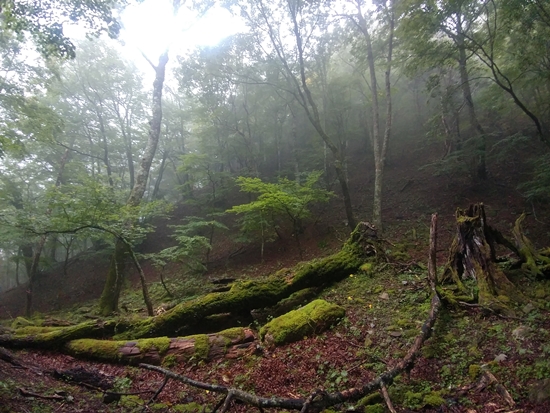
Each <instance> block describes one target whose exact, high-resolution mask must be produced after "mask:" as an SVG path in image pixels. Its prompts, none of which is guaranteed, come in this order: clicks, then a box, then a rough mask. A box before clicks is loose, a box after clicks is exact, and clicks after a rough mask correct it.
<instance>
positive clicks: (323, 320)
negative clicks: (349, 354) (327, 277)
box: [260, 300, 346, 347]
mask: <svg viewBox="0 0 550 413" xmlns="http://www.w3.org/2000/svg"><path fill="white" fill-rule="evenodd" d="M345 315H346V310H344V308H342V307H340V306H339V305H336V304H331V303H328V302H326V301H325V300H315V301H312V302H311V303H309V304H308V305H306V306H304V307H302V308H299V309H298V310H292V311H290V312H288V313H286V314H284V315H282V316H280V317H277V318H274V319H273V320H271V321H270V322H269V323H267V324H266V325H264V326H263V327H262V328H261V330H260V337H261V339H262V341H264V342H265V343H266V344H268V345H269V346H273V347H275V346H282V345H284V344H287V343H292V342H294V341H298V340H302V339H303V338H304V337H307V336H311V335H313V334H319V333H322V332H323V331H325V330H327V329H328V328H330V327H331V326H333V325H335V324H336V323H337V322H338V321H340V320H341V319H342V318H343V317H344V316H345Z"/></svg>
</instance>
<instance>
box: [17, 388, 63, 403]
mask: <svg viewBox="0 0 550 413" xmlns="http://www.w3.org/2000/svg"><path fill="white" fill-rule="evenodd" d="M18 390H19V393H20V394H21V396H23V397H36V398H37V399H46V400H59V401H65V399H66V397H64V396H61V395H60V394H53V395H51V396H46V395H43V394H38V393H34V392H32V391H28V390H25V389H24V388H22V387H19V388H18Z"/></svg>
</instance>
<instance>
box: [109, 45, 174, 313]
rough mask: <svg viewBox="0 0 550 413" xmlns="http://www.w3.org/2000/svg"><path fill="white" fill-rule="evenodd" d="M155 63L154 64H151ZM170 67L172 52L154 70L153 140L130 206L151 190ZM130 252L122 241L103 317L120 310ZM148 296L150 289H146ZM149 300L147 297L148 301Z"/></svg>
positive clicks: (111, 270)
mask: <svg viewBox="0 0 550 413" xmlns="http://www.w3.org/2000/svg"><path fill="white" fill-rule="evenodd" d="M149 63H151V62H149ZM167 63H168V52H167V51H166V52H164V53H163V54H162V55H161V56H160V58H159V63H158V65H156V66H155V65H153V64H152V63H151V66H152V67H153V69H154V70H155V81H154V83H153V104H152V106H153V116H152V119H151V122H150V129H149V139H148V141H147V146H146V148H145V152H144V154H143V157H142V158H141V163H140V169H139V172H138V174H137V176H136V182H135V185H134V187H133V188H132V191H131V193H130V197H129V198H128V201H127V202H126V205H128V206H131V207H136V206H138V205H139V204H140V203H141V200H142V199H143V195H144V194H145V190H146V188H147V180H148V178H149V172H150V170H151V164H152V162H153V158H154V156H155V152H156V150H157V146H158V142H159V138H160V128H161V122H162V90H163V86H164V77H165V73H166V64H167ZM133 225H135V223H134V222H126V223H125V226H126V227H127V228H128V229H129V228H131V227H132V226H133ZM126 253H127V248H126V246H125V245H124V243H123V242H122V241H121V240H120V239H118V240H117V242H116V245H115V252H114V254H113V257H112V259H111V265H110V268H109V272H108V273H107V280H106V281H105V286H104V288H103V293H102V294H101V298H100V302H99V305H100V307H99V308H100V312H101V314H102V315H108V314H111V313H112V312H114V311H117V310H118V300H119V297H120V292H121V290H122V285H123V282H124V268H125V260H126ZM142 288H143V289H144V292H145V291H146V286H145V285H142ZM144 298H145V297H144ZM145 300H146V301H147V299H145Z"/></svg>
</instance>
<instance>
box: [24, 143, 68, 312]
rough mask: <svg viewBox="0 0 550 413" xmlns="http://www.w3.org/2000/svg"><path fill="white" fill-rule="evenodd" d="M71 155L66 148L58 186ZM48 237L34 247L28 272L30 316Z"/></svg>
mask: <svg viewBox="0 0 550 413" xmlns="http://www.w3.org/2000/svg"><path fill="white" fill-rule="evenodd" d="M70 155H71V150H70V149H67V150H65V153H64V154H63V157H62V158H61V162H60V165H59V172H58V174H57V180H56V182H55V186H56V187H58V186H60V185H61V182H62V180H63V172H64V171H65V165H66V164H67V162H68V161H69V157H70ZM50 213H51V209H48V210H47V211H46V215H49V214H50ZM47 239H48V236H47V235H41V236H40V238H39V239H38V242H37V243H36V245H35V247H34V249H33V255H32V263H31V265H30V270H29V273H28V274H27V275H28V278H29V283H28V285H27V290H26V305H25V315H26V316H27V317H30V316H31V315H32V301H33V289H34V282H35V281H36V276H37V274H38V269H39V264H40V257H41V255H42V251H43V250H44V245H45V244H46V241H47Z"/></svg>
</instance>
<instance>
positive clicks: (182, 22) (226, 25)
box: [120, 0, 244, 63]
mask: <svg viewBox="0 0 550 413" xmlns="http://www.w3.org/2000/svg"><path fill="white" fill-rule="evenodd" d="M121 20H122V24H123V31H122V33H121V36H120V39H121V40H122V41H123V42H124V43H125V46H126V47H128V48H129V49H134V50H133V51H132V50H128V51H129V52H134V53H135V52H137V53H138V54H140V51H143V53H145V54H146V55H147V57H149V59H151V61H153V62H155V61H157V59H158V57H159V56H160V54H161V53H162V52H163V50H165V49H166V48H167V47H169V48H170V51H171V52H172V53H171V54H172V56H174V55H176V54H185V53H186V51H188V50H190V49H192V48H194V47H196V46H214V45H216V44H217V43H219V42H220V41H221V40H223V39H224V38H225V37H228V36H230V35H232V34H235V33H237V32H239V31H243V30H244V24H243V23H242V22H240V21H239V20H238V19H237V18H235V17H233V16H231V14H230V13H229V12H228V11H227V10H225V9H223V8H221V7H217V6H216V7H213V8H212V9H210V10H209V11H208V12H207V13H206V14H205V15H204V16H202V17H201V18H199V17H198V16H197V14H196V12H194V11H192V10H189V9H188V8H185V7H184V6H183V7H181V9H180V11H179V13H178V15H177V16H174V15H173V14H172V0H145V1H144V2H143V3H141V4H135V5H132V6H129V7H127V8H126V9H125V10H124V12H123V14H122V18H121ZM126 47H125V48H126ZM140 58H141V59H143V57H141V56H140ZM132 59H133V60H134V61H136V59H135V58H132ZM136 63H138V62H136Z"/></svg>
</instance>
